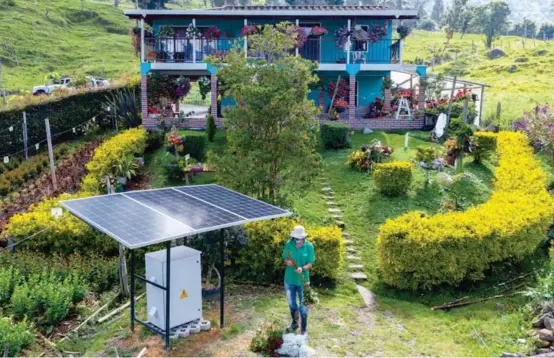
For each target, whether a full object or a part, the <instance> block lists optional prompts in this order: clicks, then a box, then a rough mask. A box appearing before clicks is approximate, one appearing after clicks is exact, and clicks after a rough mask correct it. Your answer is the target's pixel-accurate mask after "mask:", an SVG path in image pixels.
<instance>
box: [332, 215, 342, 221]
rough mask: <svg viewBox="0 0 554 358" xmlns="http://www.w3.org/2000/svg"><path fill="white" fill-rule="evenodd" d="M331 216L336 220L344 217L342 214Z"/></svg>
mask: <svg viewBox="0 0 554 358" xmlns="http://www.w3.org/2000/svg"><path fill="white" fill-rule="evenodd" d="M331 218H333V219H335V220H340V219H342V215H331Z"/></svg>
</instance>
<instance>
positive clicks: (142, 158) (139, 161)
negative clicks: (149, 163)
mask: <svg viewBox="0 0 554 358" xmlns="http://www.w3.org/2000/svg"><path fill="white" fill-rule="evenodd" d="M136 160H137V164H138V166H139V167H143V166H144V157H138V158H136Z"/></svg>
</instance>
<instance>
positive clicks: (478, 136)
mask: <svg viewBox="0 0 554 358" xmlns="http://www.w3.org/2000/svg"><path fill="white" fill-rule="evenodd" d="M496 137H497V135H496V133H492V132H475V133H473V139H474V141H475V151H474V152H473V157H474V159H475V161H476V162H477V163H480V162H482V161H483V160H484V159H488V158H489V157H490V155H491V154H492V153H493V152H494V151H495V150H496Z"/></svg>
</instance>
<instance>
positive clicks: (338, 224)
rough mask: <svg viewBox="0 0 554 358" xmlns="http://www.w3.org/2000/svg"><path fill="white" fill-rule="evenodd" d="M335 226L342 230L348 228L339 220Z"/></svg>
mask: <svg viewBox="0 0 554 358" xmlns="http://www.w3.org/2000/svg"><path fill="white" fill-rule="evenodd" d="M335 224H337V226H338V227H340V228H341V229H344V228H345V227H346V224H345V223H344V222H342V221H339V220H337V221H336V222H335Z"/></svg>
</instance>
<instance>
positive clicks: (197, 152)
mask: <svg viewBox="0 0 554 358" xmlns="http://www.w3.org/2000/svg"><path fill="white" fill-rule="evenodd" d="M185 136H186V137H187V140H186V141H184V142H183V147H184V151H183V153H184V154H190V156H191V157H192V158H194V159H196V160H198V161H199V162H202V161H203V160H204V158H205V156H206V133H204V132H195V131H187V132H186V133H185Z"/></svg>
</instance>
